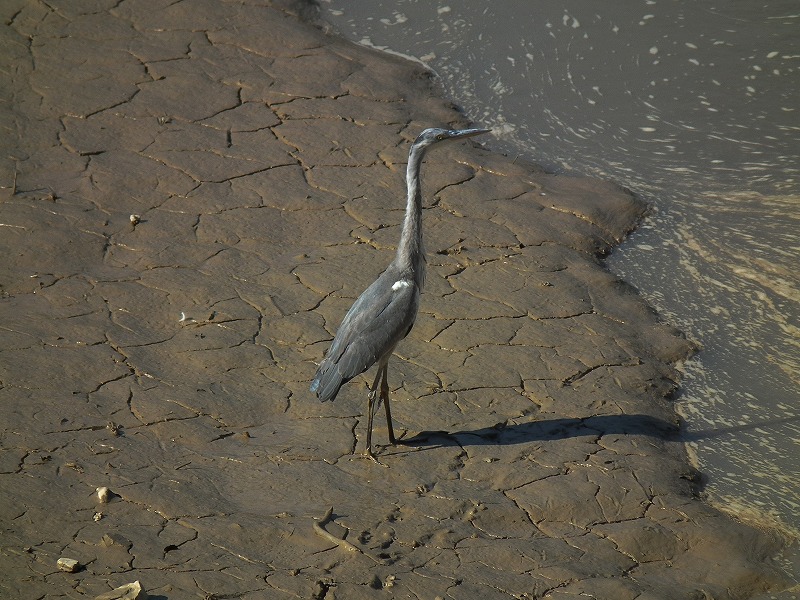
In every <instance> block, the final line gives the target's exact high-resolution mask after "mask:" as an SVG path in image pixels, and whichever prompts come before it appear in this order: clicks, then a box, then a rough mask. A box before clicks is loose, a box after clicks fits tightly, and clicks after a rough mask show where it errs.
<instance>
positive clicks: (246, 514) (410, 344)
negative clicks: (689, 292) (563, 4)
mask: <svg viewBox="0 0 800 600" xmlns="http://www.w3.org/2000/svg"><path fill="white" fill-rule="evenodd" d="M304 10H306V9H305V7H304V6H303V5H300V6H297V5H295V4H294V3H291V2H275V3H266V2H265V3H261V2H258V3H250V4H241V3H227V2H214V1H211V0H207V1H206V0H202V1H198V2H193V3H189V2H178V3H175V2H171V1H170V2H167V1H163V2H144V1H136V0H134V1H124V2H117V1H116V0H115V1H108V2H106V1H103V0H97V1H86V2H50V3H47V4H45V3H42V2H33V1H23V0H20V1H16V2H7V3H5V4H4V5H3V9H2V11H3V14H2V17H3V19H4V21H5V23H6V24H7V26H6V27H4V28H3V29H2V40H0V43H2V46H3V56H4V57H5V60H4V63H5V68H4V70H3V74H2V77H3V84H2V86H0V87H2V90H3V92H2V93H3V96H4V101H5V104H4V108H3V113H2V116H3V121H4V127H5V130H6V133H7V135H6V136H4V138H3V140H2V142H0V143H2V145H3V157H2V164H1V165H0V177H2V181H1V182H0V183H2V190H1V191H2V202H1V203H0V247H2V250H1V252H2V256H3V257H4V258H3V261H2V264H1V265H0V285H2V290H1V292H2V298H0V312H1V313H2V322H1V323H0V413H1V416H0V423H2V426H1V427H0V511H1V513H2V523H3V525H2V528H3V529H2V531H3V533H2V540H1V542H0V590H1V591H2V595H3V597H8V598H30V599H33V598H42V597H68V598H79V597H96V596H98V595H100V594H104V593H108V592H110V591H111V590H113V589H115V588H118V587H120V586H123V585H126V584H130V583H133V582H136V581H138V582H140V585H141V588H142V589H143V590H144V591H146V592H147V593H148V594H149V595H150V597H155V598H169V599H179V598H203V597H205V598H247V599H250V598H333V597H338V598H366V597H370V598H372V597H376V596H382V597H398V598H426V599H428V598H436V597H440V598H453V599H462V598H483V599H491V598H511V597H516V598H540V597H545V596H546V597H553V598H571V597H579V596H580V597H585V596H587V595H593V596H594V597H598V598H619V599H627V598H630V599H633V598H645V597H647V598H702V597H706V598H709V597H712V598H747V597H751V596H753V595H755V594H758V593H763V592H766V591H768V590H772V591H779V590H781V589H783V588H785V587H786V585H787V582H785V581H784V580H783V579H782V578H781V577H780V576H779V575H778V573H777V571H776V570H775V569H774V568H773V567H772V566H771V565H770V561H769V557H770V556H772V555H773V554H774V553H775V552H776V551H777V550H778V549H779V548H780V545H781V543H782V540H780V539H778V538H777V537H774V536H773V535H771V534H768V533H764V532H761V531H758V530H756V529H753V528H750V527H748V526H745V525H743V524H740V523H736V522H735V521H733V520H732V519H731V518H730V517H728V516H726V515H723V514H722V513H720V512H718V511H716V510H714V509H712V508H711V507H709V506H708V505H707V504H705V503H703V502H702V501H701V500H700V499H699V498H697V496H696V494H695V485H694V481H695V480H696V478H697V473H695V472H694V471H693V470H692V469H691V468H690V467H689V466H688V462H687V460H686V456H685V452H684V450H683V447H682V446H681V445H680V444H678V443H676V442H675V441H674V435H675V433H676V431H677V417H676V415H675V411H674V407H673V404H672V401H671V396H672V394H673V393H674V392H675V390H676V386H677V385H678V376H677V372H676V370H675V368H674V364H675V362H676V361H679V360H681V359H682V358H684V357H685V356H686V355H687V354H688V353H690V352H691V347H690V344H689V343H687V341H686V340H685V339H684V338H683V336H681V335H680V334H679V333H678V332H677V331H675V330H674V329H672V328H670V327H669V326H667V325H665V324H662V323H661V322H660V321H659V319H658V317H657V315H655V314H654V313H653V311H652V310H651V309H649V308H648V307H647V306H646V305H645V304H644V303H643V302H642V300H641V299H640V298H639V297H638V296H637V295H636V294H635V292H634V291H633V290H632V289H631V288H629V287H628V286H627V285H626V284H625V283H624V282H622V281H620V280H618V279H617V278H615V277H614V276H613V275H611V274H610V273H609V272H608V271H606V270H605V269H604V268H603V265H602V262H601V257H602V256H603V255H605V254H607V253H608V252H609V251H610V250H611V248H612V247H613V246H614V245H615V244H616V243H618V242H619V241H620V240H622V239H623V238H624V236H625V235H626V233H627V232H629V231H630V230H631V228H632V227H634V226H635V224H636V223H637V221H638V219H639V218H640V217H641V216H642V214H643V210H644V207H643V206H642V204H641V203H639V202H638V201H637V200H635V199H634V198H633V197H632V196H631V195H629V194H628V193H626V192H625V191H624V190H622V189H619V188H617V187H614V186H612V185H610V184H607V183H604V182H601V181H596V180H591V179H580V178H569V177H559V176H553V175H548V174H546V173H544V172H543V171H542V170H541V169H539V168H537V167H536V166H535V165H530V164H522V163H520V162H519V161H514V160H513V159H511V158H507V157H504V156H500V155H497V154H493V153H491V152H490V151H488V150H486V149H484V148H482V147H480V146H477V145H473V144H461V145H455V146H451V147H449V148H447V149H443V150H437V151H436V152H434V153H431V155H430V156H429V158H428V159H427V160H426V164H425V165H424V167H423V188H424V194H425V210H424V217H423V219H424V229H425V236H426V240H425V243H426V247H427V251H428V266H429V271H428V280H427V286H426V289H425V292H424V294H423V298H422V304H421V311H420V315H419V318H418V320H417V324H416V326H415V328H414V331H413V332H412V334H411V335H410V336H409V337H408V338H407V339H406V340H405V341H404V342H403V343H402V344H401V346H400V347H399V348H398V356H399V358H394V359H392V361H391V362H390V370H389V376H390V385H391V386H392V394H393V395H392V398H393V403H392V408H393V416H394V419H395V431H396V433H398V435H400V434H402V439H401V443H400V444H398V445H397V446H394V447H391V446H382V445H380V444H383V443H385V435H386V431H385V429H383V428H382V427H380V426H379V427H377V429H376V432H375V438H374V439H375V441H376V442H377V443H378V444H379V447H378V448H377V454H378V457H379V458H380V460H381V461H382V462H383V463H385V464H386V465H387V467H381V466H380V465H377V464H374V463H372V462H370V461H367V460H363V459H362V458H360V457H359V456H358V453H359V452H360V451H361V449H362V448H363V444H364V437H365V431H364V427H365V421H366V419H365V416H364V412H365V409H366V387H365V384H366V382H367V381H368V379H369V375H366V376H364V377H362V378H359V379H356V380H354V381H353V382H352V383H350V384H348V386H346V387H345V388H344V389H343V390H342V392H341V393H340V394H339V397H338V398H337V400H336V402H334V403H326V404H320V403H319V402H318V401H317V400H316V399H315V398H314V396H313V394H311V393H310V392H309V391H308V385H309V382H310V380H311V378H312V376H313V373H314V370H315V364H316V362H318V361H319V360H320V359H321V358H322V356H323V353H324V351H325V349H326V348H327V347H328V345H329V342H330V340H331V338H332V336H333V333H334V332H335V330H336V327H337V326H338V324H339V322H340V320H341V318H342V316H343V315H344V313H345V311H346V310H347V308H348V307H349V305H350V303H351V302H352V300H353V299H354V298H355V297H356V296H357V295H358V294H359V293H360V292H361V290H362V289H363V288H364V287H365V286H366V285H368V284H369V283H370V282H371V281H372V279H373V278H374V277H375V276H376V275H377V274H378V273H379V272H380V270H381V269H382V268H383V267H385V266H386V264H388V262H389V261H390V260H391V257H392V255H393V250H394V247H395V244H396V242H397V239H398V236H399V228H400V224H401V221H402V217H403V207H404V193H405V191H404V181H403V175H404V168H405V159H406V152H407V149H408V145H409V143H410V141H411V140H412V139H413V138H414V137H415V136H416V134H417V133H418V132H419V131H421V130H422V129H423V128H425V127H428V126H433V125H445V124H449V125H452V126H464V125H466V123H465V122H463V120H462V117H461V116H460V115H459V113H458V112H457V111H456V110H455V109H454V108H453V107H452V106H450V105H448V104H447V103H445V102H444V101H442V100H441V99H440V98H439V97H438V96H437V94H436V90H435V89H434V87H433V85H432V83H431V81H430V77H429V76H428V74H427V73H425V72H424V71H423V70H422V69H421V68H420V67H419V66H417V65H414V64H411V63H408V62H405V61H403V60H401V59H396V58H392V57H387V56H385V55H382V54H379V53H376V52H373V51H370V50H368V49H365V48H361V47H357V46H355V45H353V44H350V43H348V42H345V41H343V40H341V39H338V38H335V37H331V36H329V35H327V34H325V33H324V32H323V31H321V30H319V29H317V28H315V27H314V26H312V25H310V24H308V23H306V22H304V21H303V20H301V18H300V16H303V15H298V11H300V12H302V11H304ZM354 452H355V455H354ZM98 488H108V489H107V490H105V491H103V490H102V489H100V490H98ZM342 540H344V541H342ZM59 559H67V561H62V562H61V563H59ZM69 561H77V564H75V563H74V562H69ZM60 565H69V567H70V568H69V569H66V568H61V567H60Z"/></svg>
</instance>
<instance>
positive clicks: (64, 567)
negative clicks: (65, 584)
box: [56, 558, 80, 573]
mask: <svg viewBox="0 0 800 600" xmlns="http://www.w3.org/2000/svg"><path fill="white" fill-rule="evenodd" d="M56 564H57V565H58V569H59V571H65V572H67V573H74V572H75V571H77V570H78V568H79V567H80V563H79V562H78V561H77V560H75V559H74V558H59V559H58V562H57V563H56Z"/></svg>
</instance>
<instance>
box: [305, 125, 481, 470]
mask: <svg viewBox="0 0 800 600" xmlns="http://www.w3.org/2000/svg"><path fill="white" fill-rule="evenodd" d="M489 131H490V130H488V129H460V130H452V129H438V128H431V129H426V130H425V131H423V132H422V133H420V134H419V137H417V139H416V140H414V143H413V144H411V148H410V149H409V152H408V168H407V170H406V185H407V188H408V199H407V202H406V215H405V220H404V221H403V230H402V233H401V234H400V243H399V244H398V246H397V254H396V255H395V257H394V260H393V261H392V262H391V264H390V265H389V266H388V267H387V268H386V270H385V271H384V272H383V273H381V274H380V275H379V276H378V278H377V279H376V280H375V281H374V282H373V283H372V285H370V286H369V287H368V288H367V289H366V290H364V291H363V292H362V294H361V295H360V296H359V297H358V299H357V300H356V301H355V302H354V303H353V306H351V307H350V310H349V311H347V314H346V315H345V317H344V319H343V320H342V324H341V325H340V326H339V330H338V332H337V333H336V337H334V339H333V343H332V344H331V347H330V349H329V350H328V353H327V354H326V356H325V358H324V359H323V361H322V362H321V363H320V365H319V367H318V368H317V373H316V375H315V377H314V381H313V382H312V383H311V391H312V392H315V393H316V394H317V397H318V398H319V399H320V401H322V402H326V401H328V400H334V399H335V398H336V394H338V393H339V389H340V388H341V387H342V385H344V384H345V383H347V382H348V381H350V380H351V379H352V378H353V377H356V376H357V375H360V374H361V373H363V372H364V371H366V370H367V369H369V368H370V367H371V366H372V365H374V364H376V363H377V365H378V370H377V372H376V374H375V379H374V381H373V383H372V386H371V387H370V390H369V395H368V403H367V411H368V416H367V443H366V449H365V450H364V454H365V455H366V456H367V457H368V458H371V459H372V460H374V461H376V462H377V460H376V459H375V457H374V455H373V454H372V422H373V418H374V416H375V412H376V411H377V410H378V408H379V407H380V404H381V401H383V405H384V407H385V409H386V424H387V425H388V427H389V442H390V443H392V444H394V443H395V437H394V429H393V428H392V413H391V409H390V408H389V382H388V379H387V371H388V363H389V357H390V356H391V355H392V353H393V352H394V349H395V347H396V346H397V344H398V343H399V342H400V340H402V339H403V338H405V337H406V336H407V335H408V333H409V332H410V331H411V328H412V327H413V326H414V321H415V320H416V318H417V310H418V308H419V295H420V292H421V291H422V286H423V284H424V283H425V253H424V250H423V246H422V190H421V188H420V168H421V166H422V159H423V157H424V156H425V153H426V152H427V151H428V149H429V148H430V147H431V146H433V145H434V144H437V143H439V142H444V141H447V140H460V139H463V138H468V137H472V136H474V135H479V134H482V133H487V132H489ZM379 385H380V392H379V391H378V386H379Z"/></svg>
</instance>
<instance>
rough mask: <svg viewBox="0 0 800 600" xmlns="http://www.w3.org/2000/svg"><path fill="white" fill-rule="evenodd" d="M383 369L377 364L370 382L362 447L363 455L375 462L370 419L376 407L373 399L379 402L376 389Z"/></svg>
mask: <svg viewBox="0 0 800 600" xmlns="http://www.w3.org/2000/svg"><path fill="white" fill-rule="evenodd" d="M382 372H383V369H382V368H381V366H380V365H379V366H378V372H377V373H376V374H375V381H373V382H372V387H370V388H369V395H368V396H367V400H368V401H367V447H366V448H365V449H364V456H367V457H368V458H371V459H372V460H374V461H375V462H378V461H377V459H376V458H375V457H374V456H373V455H372V419H373V417H374V416H375V409H377V408H378V407H377V405H376V404H375V401H376V399H377V401H378V402H380V398H379V397H377V396H378V395H377V391H378V383H380V379H381V373H382Z"/></svg>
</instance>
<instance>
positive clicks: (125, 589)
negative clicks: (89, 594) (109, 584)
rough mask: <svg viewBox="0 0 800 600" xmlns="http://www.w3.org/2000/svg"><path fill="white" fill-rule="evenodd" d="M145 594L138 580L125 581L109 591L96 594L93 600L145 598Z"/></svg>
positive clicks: (139, 599) (133, 599)
mask: <svg viewBox="0 0 800 600" xmlns="http://www.w3.org/2000/svg"><path fill="white" fill-rule="evenodd" d="M146 599H147V594H146V593H145V591H144V590H143V589H142V584H140V583H139V582H138V581H134V582H133V583H126V584H125V585H121V586H119V587H118V588H114V589H113V590H111V591H110V592H106V593H105V594H100V595H99V596H96V597H95V599H94V600H146Z"/></svg>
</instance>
